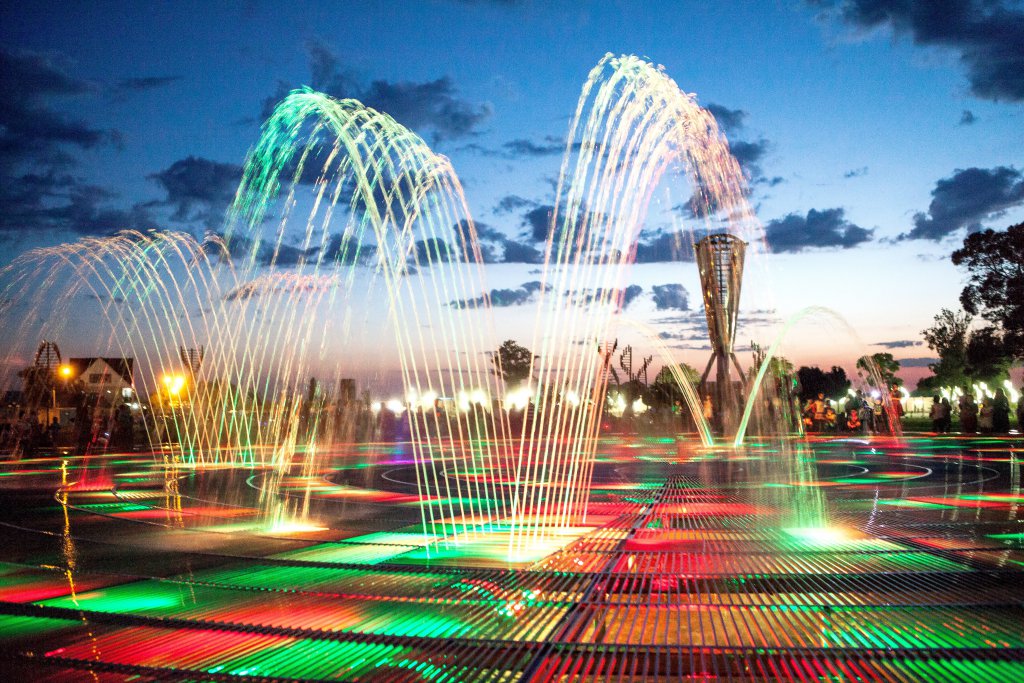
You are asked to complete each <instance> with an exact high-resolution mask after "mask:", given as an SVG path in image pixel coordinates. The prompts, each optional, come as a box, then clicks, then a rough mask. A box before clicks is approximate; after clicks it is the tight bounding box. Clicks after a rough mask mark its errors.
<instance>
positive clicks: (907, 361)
mask: <svg viewBox="0 0 1024 683" xmlns="http://www.w3.org/2000/svg"><path fill="white" fill-rule="evenodd" d="M896 360H897V361H899V364H900V367H902V368H927V367H928V366H930V365H933V364H935V363H938V362H939V359H938V358H897V359H896Z"/></svg>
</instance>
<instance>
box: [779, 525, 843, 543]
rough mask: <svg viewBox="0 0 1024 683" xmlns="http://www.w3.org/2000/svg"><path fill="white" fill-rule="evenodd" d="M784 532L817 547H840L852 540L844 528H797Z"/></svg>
mask: <svg viewBox="0 0 1024 683" xmlns="http://www.w3.org/2000/svg"><path fill="white" fill-rule="evenodd" d="M783 531H785V532H786V533H787V534H789V535H790V536H792V537H794V538H798V539H800V540H801V541H806V542H807V543H813V544H815V545H839V544H841V543H845V542H847V541H849V540H850V537H849V534H847V532H846V530H845V529H843V528H842V527H827V526H823V527H797V528H790V529H783Z"/></svg>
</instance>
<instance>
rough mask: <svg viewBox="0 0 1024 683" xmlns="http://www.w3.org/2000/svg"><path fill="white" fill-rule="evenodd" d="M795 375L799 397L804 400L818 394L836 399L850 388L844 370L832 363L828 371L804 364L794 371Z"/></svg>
mask: <svg viewBox="0 0 1024 683" xmlns="http://www.w3.org/2000/svg"><path fill="white" fill-rule="evenodd" d="M796 375H797V379H798V380H799V381H800V398H801V399H802V400H804V401H806V400H807V399H809V398H817V396H818V394H824V395H825V398H829V399H832V400H833V401H837V400H839V399H840V398H842V397H843V396H845V395H846V392H847V391H848V390H849V388H850V380H849V379H847V377H846V370H844V369H842V368H841V367H839V366H837V365H833V366H832V369H831V370H829V371H828V372H825V371H823V370H822V369H821V368H819V367H818V366H813V367H807V366H806V365H805V366H803V367H801V368H800V369H799V370H797V371H796Z"/></svg>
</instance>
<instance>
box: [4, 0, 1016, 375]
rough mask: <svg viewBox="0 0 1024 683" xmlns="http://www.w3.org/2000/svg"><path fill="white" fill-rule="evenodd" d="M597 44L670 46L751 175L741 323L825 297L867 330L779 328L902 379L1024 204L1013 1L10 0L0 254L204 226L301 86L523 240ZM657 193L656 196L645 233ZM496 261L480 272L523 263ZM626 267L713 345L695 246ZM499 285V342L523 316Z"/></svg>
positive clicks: (655, 56) (651, 225)
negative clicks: (362, 112)
mask: <svg viewBox="0 0 1024 683" xmlns="http://www.w3.org/2000/svg"><path fill="white" fill-rule="evenodd" d="M609 52H610V53H614V54H635V55H638V56H641V57H643V58H645V59H649V60H650V61H651V62H653V63H655V64H659V65H663V67H664V70H665V72H666V73H667V74H668V75H669V76H670V77H671V78H673V79H674V80H675V81H676V82H677V83H678V84H679V86H680V87H681V88H683V89H684V90H685V91H687V92H690V93H694V94H695V95H696V97H697V100H698V102H699V103H700V104H701V105H702V106H704V107H707V108H709V109H710V110H711V111H712V113H714V114H715V115H716V117H717V119H718V121H719V125H720V126H721V127H722V129H723V130H724V131H725V133H726V135H727V137H728V139H729V141H730V143H731V145H732V148H733V151H734V153H735V155H736V157H737V159H738V161H739V162H740V163H741V166H742V167H743V169H744V171H745V173H746V175H747V178H748V181H749V184H750V190H751V195H750V201H751V204H752V205H753V207H754V209H755V211H756V215H757V217H758V219H759V220H760V221H761V223H762V224H763V225H764V226H765V230H766V234H767V242H768V246H769V248H770V249H771V250H772V252H773V253H772V254H771V255H768V256H765V257H763V258H764V262H763V263H762V264H758V265H757V269H758V272H759V273H763V274H764V275H763V276H758V277H756V278H754V279H752V280H751V282H753V283H755V284H754V285H752V286H751V287H750V288H748V289H747V290H745V291H744V295H743V296H744V299H743V304H742V306H741V309H742V310H743V311H744V312H745V318H744V317H741V319H740V328H741V329H740V333H739V339H740V341H741V346H743V345H745V343H746V342H747V341H749V340H751V339H753V340H754V341H758V342H760V343H763V344H769V343H770V342H771V341H772V340H773V338H774V334H775V333H777V331H778V329H779V328H780V327H781V323H782V322H783V321H784V320H785V319H787V318H788V317H789V316H790V315H792V314H794V313H795V312H797V311H799V310H800V309H802V308H804V307H806V306H810V305H822V306H827V307H829V308H832V309H834V310H835V311H837V312H838V313H839V314H840V315H841V316H842V317H843V318H845V320H846V321H847V322H848V323H849V325H850V326H851V327H852V328H853V329H855V330H856V332H857V335H858V336H859V338H860V342H862V344H861V349H860V350H858V349H857V348H855V347H856V343H853V342H849V343H847V342H843V343H835V342H834V341H833V340H834V339H835V338H836V335H834V334H832V333H831V332H829V333H826V332H824V331H823V330H824V329H825V328H821V330H819V331H818V332H815V329H816V328H814V327H813V326H810V325H804V326H802V327H801V328H800V329H799V330H798V332H797V335H796V338H795V339H794V340H793V341H792V342H789V343H787V345H786V346H785V347H784V349H785V353H786V355H787V356H789V357H790V358H791V359H792V360H794V361H795V362H796V363H797V364H811V363H816V364H819V363H820V364H831V363H833V362H834V363H842V364H845V365H847V367H852V361H853V360H854V359H855V358H856V355H858V353H862V352H864V353H871V352H875V351H885V350H890V351H892V352H893V353H894V354H895V355H896V357H897V358H899V359H905V365H906V366H908V368H910V369H909V371H908V372H906V373H904V376H906V377H907V378H909V379H911V380H912V381H911V384H913V380H916V378H918V377H920V376H921V374H922V372H926V371H927V370H926V368H924V367H923V366H924V365H925V364H926V363H927V362H928V359H929V357H930V356H931V355H932V354H931V352H930V350H929V349H928V348H927V347H926V346H923V345H922V344H921V335H920V331H921V330H922V329H923V328H925V327H927V326H928V325H929V324H930V322H931V320H932V318H933V316H934V315H935V314H936V313H938V312H939V310H940V309H941V308H943V307H950V308H955V307H957V306H958V295H959V292H960V289H961V288H962V286H963V281H964V277H965V274H964V273H963V272H961V271H958V270H957V269H956V268H955V267H954V266H953V265H952V264H951V263H950V261H949V255H950V253H951V251H952V250H954V249H955V248H957V247H958V246H959V245H960V243H961V242H962V240H963V237H964V235H965V234H966V233H967V231H969V230H975V229H978V228H979V227H991V228H996V229H1002V228H1005V227H1007V226H1009V225H1012V224H1015V223H1019V222H1021V221H1022V220H1024V155H1022V150H1024V4H1022V3H1019V2H1012V1H999V0H984V1H982V0H978V1H977V2H938V1H931V0H920V1H918V2H915V1H913V0H902V1H896V0H892V1H888V2H887V1H885V0H835V1H829V0H814V1H811V2H803V3H802V2H796V1H795V0H793V1H792V2H788V1H784V0H778V1H777V2H767V3H759V2H758V3H748V2H742V3H740V2H737V3H729V2H722V3H706V2H665V3H635V2H624V1H623V2H583V1H568V0H567V1H565V2H559V1H555V0H552V1H550V2H547V1H546V2H541V1H539V0H522V1H516V0H505V1H494V2H487V1H484V0H476V1H472V0H466V1H461V2H457V1H454V0H433V1H424V2H407V3H396V2H346V3H335V2H323V3H312V2H296V3H261V2H245V3H229V2H217V3H209V2H194V3H190V2H173V3H172V2H167V3H143V2H134V3H120V2H119V3H113V2H110V3H107V2H62V3H53V4H49V3H42V2H30V3H4V5H3V9H0V247H2V249H3V253H2V255H0V265H3V264H5V263H7V262H9V261H10V260H11V259H13V258H14V257H15V256H16V255H17V254H19V253H21V252H23V251H25V250H27V249H29V248H32V247H35V246H40V245H50V244H56V243H60V242H66V241H72V240H75V239H78V238H80V237H82V236H86V235H107V234H111V233H113V232H116V231H117V230H120V229H124V228H158V227H159V228H164V229H173V230H187V231H190V232H192V233H194V234H196V235H197V236H199V235H202V234H204V233H206V232H218V231H220V230H221V229H222V228H223V218H224V212H225V210H226V208H227V206H228V205H229V203H230V201H231V199H232V197H233V196H234V192H235V189H236V188H237V185H238V181H239V178H240V173H241V165H242V163H243V162H244V160H245V157H246V152H247V150H248V149H249V148H250V147H251V146H252V145H253V144H254V143H255V141H256V140H257V138H258V135H259V126H260V123H261V122H262V120H263V118H264V117H265V116H266V115H267V114H268V113H269V111H270V110H271V109H272V107H273V104H274V103H275V102H276V101H278V100H279V99H280V98H281V97H283V96H284V95H285V94H287V92H288V91H289V90H290V89H292V88H295V87H298V86H302V85H309V86H312V87H313V88H316V89H318V90H322V91H324V92H326V93H327V94H329V95H332V96H335V97H353V98H357V99H360V100H362V101H363V102H365V103H366V104H367V105H369V106H371V107H374V108H377V109H379V110H382V111H385V112H388V113H389V114H391V115H392V116H393V117H394V118H395V119H396V120H397V121H399V122H400V123H403V124H405V125H406V126H408V127H409V128H411V129H412V130H414V131H416V132H417V133H419V134H420V135H421V136H422V137H423V138H424V139H425V140H427V141H428V142H429V143H430V144H431V146H432V147H433V148H434V149H435V150H436V151H438V152H440V153H442V154H445V155H447V156H448V157H449V158H450V159H451V161H452V164H453V166H454V168H455V170H456V172H457V173H458V175H459V177H460V178H461V179H462V182H463V184H464V187H465V191H466V196H467V198H468V201H469V206H470V210H471V211H472V215H473V217H474V219H475V220H476V221H477V222H478V223H482V224H484V225H486V226H490V227H491V228H493V229H496V230H498V231H500V232H501V233H503V234H504V235H505V236H507V238H508V239H509V240H510V241H512V242H515V243H517V244H523V245H527V246H534V247H538V246H540V245H538V244H537V243H536V240H535V239H534V235H535V233H536V230H535V221H536V219H537V217H538V216H543V215H545V210H546V207H548V206H550V205H551V204H552V203H553V201H554V199H555V198H554V191H553V188H552V182H553V180H554V179H556V178H557V176H558V173H559V168H560V165H561V158H562V153H563V151H564V148H565V135H566V133H567V129H568V126H569V123H570V119H571V116H572V114H573V112H574V110H575V108H576V103H577V99H578V98H579V93H580V88H581V86H582V85H583V83H584V81H585V80H586V78H587V75H588V73H589V72H590V70H591V69H592V68H593V67H594V65H595V64H596V63H597V62H598V61H599V60H600V59H601V58H602V56H604V55H605V54H606V53H609ZM682 199H685V197H684V198H682ZM671 211H672V207H667V206H660V207H659V206H656V207H653V208H652V210H651V213H650V215H649V216H648V225H646V226H645V233H644V234H643V235H642V236H641V243H642V244H643V243H645V240H646V241H647V243H653V240H654V239H655V236H656V234H657V231H658V230H661V229H663V228H664V227H665V225H666V224H667V223H668V222H669V219H668V218H666V215H667V214H668V213H670V212H671ZM506 253H508V252H506ZM506 260H510V261H512V262H509V263H497V264H493V265H490V266H488V271H487V278H488V286H490V287H494V288H511V289H515V288H516V287H518V285H519V284H522V283H525V282H528V281H532V280H536V279H537V275H536V274H535V273H536V270H537V268H538V266H537V264H536V263H528V262H519V261H516V259H514V258H506ZM748 267H749V266H748ZM531 271H532V272H531ZM631 277H632V279H633V281H634V282H635V283H636V284H637V285H640V286H641V287H642V288H643V294H642V295H640V296H639V297H638V298H637V300H636V301H635V302H633V303H631V304H630V305H629V307H628V308H627V309H626V311H625V312H624V314H626V315H630V316H632V317H635V318H637V319H639V320H641V321H643V322H646V323H649V324H651V325H653V326H654V328H655V329H656V330H658V331H659V332H661V333H662V337H663V339H665V340H666V341H667V342H668V344H669V346H670V348H674V349H676V350H677V351H678V352H679V353H680V356H679V357H680V358H681V359H683V360H686V361H687V362H690V363H691V364H692V365H694V366H697V367H699V368H703V364H704V362H706V358H707V354H708V352H707V351H706V350H705V349H704V344H706V340H705V341H703V342H701V341H700V340H695V339H693V338H692V337H693V336H694V335H693V334H691V333H690V332H691V330H695V329H698V328H699V327H700V325H696V327H695V326H694V314H695V313H699V309H700V295H699V290H698V284H697V282H698V280H697V274H696V267H695V265H694V264H693V263H692V262H691V261H674V260H671V258H669V257H666V259H659V258H656V257H653V256H652V257H649V258H648V259H646V262H644V263H638V264H637V265H636V266H635V267H634V269H633V273H632V276H631ZM666 284H682V285H683V287H684V288H685V290H686V294H687V296H681V295H680V292H679V290H678V289H674V290H666V289H664V288H662V289H655V288H656V287H663V286H664V285H666ZM769 290H770V291H769ZM670 294H671V295H672V296H670ZM501 303H509V304H515V305H507V306H502V307H501V308H498V309H496V310H495V318H496V320H497V321H498V327H499V333H500V334H501V336H502V337H505V336H513V335H515V334H516V333H517V330H520V329H521V323H522V321H532V320H533V319H534V313H533V308H532V307H531V306H530V302H529V301H528V300H524V301H513V302H501ZM745 319H746V320H747V321H748V323H749V326H748V328H746V329H744V320H745ZM696 320H697V322H698V323H699V322H700V320H699V317H698V318H696ZM680 321H684V322H683V323H681V322H680ZM681 324H682V327H681ZM701 324H702V323H701ZM686 325H689V327H686ZM520 336H521V337H523V339H522V341H524V342H525V341H528V337H527V336H526V335H525V334H522V335H520ZM840 336H845V334H844V335H840ZM825 340H828V341H825ZM85 352H86V350H84V349H83V350H81V351H79V353H83V354H84V353H85ZM748 357H749V355H748V354H746V353H741V358H743V359H744V362H745V361H746V358H748Z"/></svg>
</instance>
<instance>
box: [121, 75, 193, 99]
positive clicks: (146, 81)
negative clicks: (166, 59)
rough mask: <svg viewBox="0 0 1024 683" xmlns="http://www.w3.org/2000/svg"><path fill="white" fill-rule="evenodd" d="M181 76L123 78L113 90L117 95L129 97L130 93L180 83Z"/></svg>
mask: <svg viewBox="0 0 1024 683" xmlns="http://www.w3.org/2000/svg"><path fill="white" fill-rule="evenodd" d="M180 80H181V76H141V77H137V78H122V79H121V80H119V81H118V82H117V83H115V84H114V86H113V88H112V90H113V92H114V94H115V95H127V94H130V93H137V92H145V91H147V90H159V89H160V88H163V87H166V86H168V85H170V84H171V83H174V82H176V81H180Z"/></svg>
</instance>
